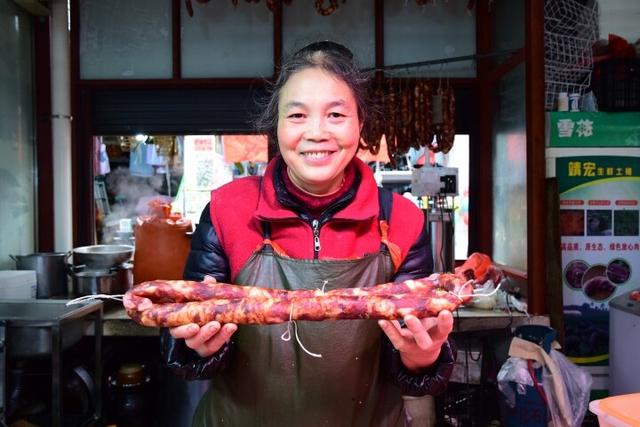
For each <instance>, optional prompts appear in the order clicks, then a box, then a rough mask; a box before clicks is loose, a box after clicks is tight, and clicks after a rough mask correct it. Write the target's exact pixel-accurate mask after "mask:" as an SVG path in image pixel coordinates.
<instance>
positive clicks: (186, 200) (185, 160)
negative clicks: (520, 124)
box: [94, 135, 469, 259]
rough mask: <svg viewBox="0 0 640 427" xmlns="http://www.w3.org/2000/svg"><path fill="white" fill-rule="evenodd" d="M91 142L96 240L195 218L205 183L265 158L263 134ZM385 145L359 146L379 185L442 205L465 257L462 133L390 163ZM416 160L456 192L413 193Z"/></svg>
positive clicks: (262, 163)
mask: <svg viewBox="0 0 640 427" xmlns="http://www.w3.org/2000/svg"><path fill="white" fill-rule="evenodd" d="M94 144H95V152H96V157H95V158H96V162H95V165H94V171H95V189H94V194H95V199H96V218H97V235H98V242H99V243H127V244H131V243H134V242H133V241H132V237H133V233H132V226H133V225H134V224H135V222H136V219H137V218H138V217H139V216H145V215H157V214H159V212H163V214H164V213H166V212H168V210H170V212H171V213H172V214H173V215H179V216H181V217H184V218H187V219H189V220H191V222H192V223H193V224H197V223H198V221H199V219H200V214H201V212H202V209H203V208H204V207H205V206H206V204H207V203H208V202H209V200H210V193H211V190H213V189H215V188H218V187H220V186H221V185H224V184H226V183H228V182H230V181H232V180H233V179H235V178H238V177H242V176H248V175H260V176H261V175H263V174H264V171H265V168H266V165H267V161H268V159H267V138H266V136H264V135H178V136H175V135H172V136H168V135H127V136H97V137H95V138H94ZM383 145H384V142H383ZM385 153H386V148H385V147H384V146H383V147H382V149H381V150H380V153H379V154H378V155H377V156H373V155H371V154H370V153H368V152H364V151H360V152H358V157H359V158H360V159H361V160H362V161H364V162H365V163H367V164H368V165H369V166H370V167H371V169H372V171H373V172H374V175H375V177H376V180H377V181H378V185H381V186H383V187H385V188H388V189H390V190H392V191H395V192H397V193H399V194H403V195H405V196H406V197H408V198H410V199H412V200H413V201H414V202H415V203H416V204H417V205H418V206H419V207H421V208H422V209H424V210H425V212H427V211H436V210H438V209H444V211H446V215H448V216H450V217H451V218H452V219H453V228H452V231H453V233H454V236H453V239H452V240H453V242H454V248H455V259H466V257H467V247H468V217H469V137H468V135H457V136H456V139H455V142H454V145H453V148H452V149H451V151H449V153H447V154H442V153H432V152H430V151H426V155H425V150H424V149H422V150H413V149H412V150H411V151H410V152H409V153H408V154H407V155H406V156H404V157H403V158H401V159H400V161H398V162H397V163H396V164H395V165H393V166H392V165H391V164H390V162H389V158H388V156H387V155H386V154H385ZM425 165H426V166H425ZM417 167H432V168H441V167H445V168H455V169H456V172H455V173H456V174H457V189H456V194H455V195H453V194H447V195H443V194H438V193H434V194H432V195H431V196H430V197H428V198H422V197H416V196H415V195H414V194H412V188H411V179H412V178H411V177H412V171H413V170H414V169H415V168H417ZM162 209H164V211H162ZM165 211H166V212H165ZM444 211H443V212H444Z"/></svg>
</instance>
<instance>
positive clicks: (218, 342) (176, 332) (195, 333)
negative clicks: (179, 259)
mask: <svg viewBox="0 0 640 427" xmlns="http://www.w3.org/2000/svg"><path fill="white" fill-rule="evenodd" d="M202 281H203V282H204V283H216V279H215V278H214V277H211V276H204V278H203V279H202ZM236 330H238V325H236V324H235V323H227V324H225V325H221V324H220V322H216V321H213V322H209V323H207V324H206V325H203V326H202V327H200V326H198V325H196V324H195V323H190V324H188V325H181V326H177V327H175V328H170V329H169V333H171V336H172V337H174V338H183V339H184V342H185V343H186V344H187V347H189V348H190V349H192V350H193V351H195V352H196V353H198V355H199V356H200V357H209V356H211V355H212V354H214V353H215V352H217V351H218V350H220V348H221V347H222V346H223V345H224V343H226V342H227V341H229V339H230V338H231V336H232V335H233V333H234V332H235V331H236Z"/></svg>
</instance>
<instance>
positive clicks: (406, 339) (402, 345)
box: [378, 310, 453, 372]
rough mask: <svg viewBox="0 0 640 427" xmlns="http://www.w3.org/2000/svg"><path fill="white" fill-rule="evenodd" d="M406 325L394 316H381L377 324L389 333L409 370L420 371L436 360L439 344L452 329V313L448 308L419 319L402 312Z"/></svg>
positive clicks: (438, 353) (438, 354)
mask: <svg viewBox="0 0 640 427" xmlns="http://www.w3.org/2000/svg"><path fill="white" fill-rule="evenodd" d="M404 323H405V327H404V328H403V327H401V326H400V323H399V322H398V321H397V320H392V321H389V320H380V321H379V322H378V324H379V325H380V327H381V328H382V330H383V331H384V333H385V334H386V335H387V337H389V340H390V341H391V344H392V345H393V346H394V347H395V348H396V350H398V351H399V352H400V359H401V360H402V363H403V365H404V366H405V367H406V368H407V369H409V370H410V371H414V372H417V371H420V370H421V369H424V368H427V367H429V366H431V365H433V364H434V363H435V361H436V360H438V356H440V348H441V347H442V344H444V342H445V341H446V340H447V337H448V336H449V334H450V333H451V331H452V330H453V316H452V315H451V312H450V311H448V310H444V311H442V312H440V314H438V317H426V318H424V319H418V318H417V317H415V316H405V318H404Z"/></svg>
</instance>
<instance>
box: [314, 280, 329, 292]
mask: <svg viewBox="0 0 640 427" xmlns="http://www.w3.org/2000/svg"><path fill="white" fill-rule="evenodd" d="M327 283H329V281H328V280H323V281H322V288H320V289H318V288H316V289H317V290H319V291H320V292H322V293H324V292H325V287H326V286H327Z"/></svg>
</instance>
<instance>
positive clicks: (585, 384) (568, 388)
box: [542, 349, 593, 427]
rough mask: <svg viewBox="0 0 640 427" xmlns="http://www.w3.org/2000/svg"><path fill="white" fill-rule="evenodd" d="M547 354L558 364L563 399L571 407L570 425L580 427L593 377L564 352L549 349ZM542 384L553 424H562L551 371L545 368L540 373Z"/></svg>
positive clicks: (587, 403) (587, 404)
mask: <svg viewBox="0 0 640 427" xmlns="http://www.w3.org/2000/svg"><path fill="white" fill-rule="evenodd" d="M549 356H551V359H553V361H554V362H555V363H556V365H557V366H558V371H559V372H560V374H561V376H562V383H563V384H564V394H565V397H564V400H565V402H569V406H570V408H571V411H570V412H571V416H572V418H571V420H570V421H571V425H570V427H580V426H581V425H582V420H583V419H584V415H585V414H586V412H587V407H588V406H589V395H590V393H591V384H592V383H593V379H592V377H591V374H589V372H587V371H586V370H585V369H584V368H581V367H579V366H577V365H575V364H574V363H573V362H571V361H570V360H569V359H567V358H566V357H565V355H564V354H562V353H560V352H559V351H557V350H554V349H551V351H550V352H549ZM542 385H543V388H544V391H545V394H546V395H547V401H548V408H549V413H550V415H551V420H552V422H553V425H554V426H563V425H566V423H563V421H562V415H561V412H560V408H559V406H558V402H559V401H560V398H559V396H557V395H556V389H555V388H554V387H553V384H552V383H551V373H550V372H549V370H548V369H547V368H546V366H545V369H544V371H543V375H542Z"/></svg>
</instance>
